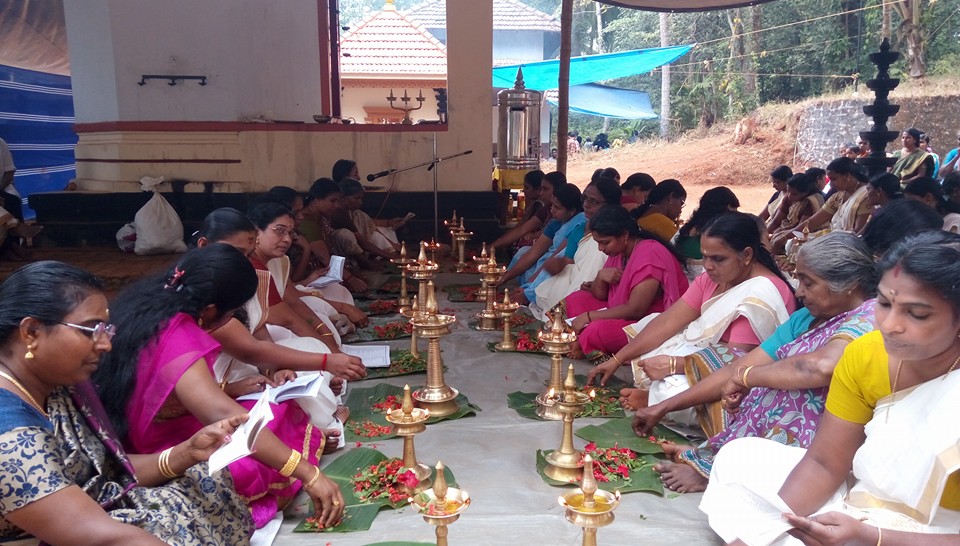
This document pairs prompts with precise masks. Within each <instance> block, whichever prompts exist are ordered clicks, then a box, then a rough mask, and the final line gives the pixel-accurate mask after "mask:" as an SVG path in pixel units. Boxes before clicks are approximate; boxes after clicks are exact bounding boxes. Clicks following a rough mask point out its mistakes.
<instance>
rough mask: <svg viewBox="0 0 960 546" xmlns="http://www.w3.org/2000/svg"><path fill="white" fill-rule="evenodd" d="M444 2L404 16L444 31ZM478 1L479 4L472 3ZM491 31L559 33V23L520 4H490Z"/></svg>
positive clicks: (432, 0)
mask: <svg viewBox="0 0 960 546" xmlns="http://www.w3.org/2000/svg"><path fill="white" fill-rule="evenodd" d="M447 1H449V0H426V1H424V2H423V3H422V4H418V5H416V6H414V7H412V8H410V9H409V10H407V11H406V12H405V13H406V15H407V16H408V17H410V19H413V20H414V21H416V22H417V23H419V24H421V25H423V26H424V27H427V28H446V26H447ZM472 1H480V0H472ZM493 30H545V31H552V32H560V21H559V20H558V19H557V18H556V17H553V16H552V15H547V14H546V13H543V12H542V11H540V10H537V9H534V8H531V7H530V6H528V5H526V4H524V3H523V2H520V1H519V0H493Z"/></svg>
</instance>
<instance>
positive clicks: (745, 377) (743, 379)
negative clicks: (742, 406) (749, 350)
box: [740, 366, 753, 389]
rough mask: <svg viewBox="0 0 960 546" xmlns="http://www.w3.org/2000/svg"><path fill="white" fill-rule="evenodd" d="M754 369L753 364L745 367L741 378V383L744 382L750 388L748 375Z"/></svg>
mask: <svg viewBox="0 0 960 546" xmlns="http://www.w3.org/2000/svg"><path fill="white" fill-rule="evenodd" d="M752 369H753V366H747V367H746V368H744V369H743V377H741V378H740V383H742V384H743V386H744V388H747V389H749V388H750V385H748V384H747V375H748V374H749V373H750V370H752Z"/></svg>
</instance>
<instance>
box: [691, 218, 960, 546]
mask: <svg viewBox="0 0 960 546" xmlns="http://www.w3.org/2000/svg"><path fill="white" fill-rule="evenodd" d="M880 271H881V272H882V277H881V280H880V284H879V287H878V290H877V306H876V329H877V331H874V332H871V333H869V334H866V335H864V336H863V337H861V338H859V339H857V340H855V341H853V342H852V343H850V345H849V346H848V347H847V348H846V350H845V351H844V353H843V356H842V357H841V358H840V362H839V363H838V364H837V367H836V370H835V371H834V373H833V378H832V380H831V382H830V391H829V393H828V394H827V402H826V413H825V414H824V415H823V418H822V419H821V421H820V426H819V428H818V429H817V435H816V437H815V438H814V439H813V442H812V443H811V445H810V447H809V448H808V449H802V448H798V447H791V446H785V445H782V444H780V443H778V442H771V441H769V440H765V439H762V438H742V439H739V440H735V441H733V442H730V443H729V444H727V445H726V446H725V447H724V448H723V449H721V450H720V452H719V454H718V455H717V458H716V461H715V462H714V465H713V471H712V472H711V474H710V485H709V486H708V487H707V490H706V492H705V493H704V495H703V500H702V502H701V503H700V509H701V510H703V511H704V512H705V513H706V514H707V516H708V518H709V522H710V526H711V527H712V528H713V529H714V531H716V532H717V534H719V535H720V537H721V538H722V539H723V540H724V541H725V542H732V541H734V540H737V539H740V540H742V541H743V542H746V543H757V542H758V538H759V537H758V535H760V534H762V535H763V536H764V537H765V538H764V539H762V540H763V543H769V542H772V541H774V540H776V539H781V538H782V539H783V540H782V541H778V542H777V543H778V544H781V543H792V544H796V543H798V541H797V540H796V538H799V539H800V540H802V541H803V542H804V543H805V544H840V543H843V544H880V543H882V544H887V545H893V544H911V545H912V544H956V543H957V540H958V537H957V532H958V531H960V475H958V473H957V471H956V469H957V465H956V461H957V460H960V422H958V420H957V415H958V412H960V371H956V370H957V365H958V363H960V290H958V287H960V236H957V235H955V234H952V233H949V232H943V231H933V232H929V231H928V232H923V233H920V234H917V235H914V236H912V237H907V238H906V239H904V240H902V241H900V242H899V243H897V244H896V245H894V247H893V248H891V249H890V251H889V252H888V253H887V254H886V255H885V256H884V257H883V258H882V260H881V262H880ZM749 379H750V378H749V377H748V381H749ZM851 470H852V475H853V478H855V480H851V479H850V478H851ZM748 497H749V498H750V500H749V501H747V500H746V499H747V498H748ZM765 504H772V507H771V509H773V510H775V511H776V512H779V513H784V514H785V515H784V516H783V517H784V519H786V521H783V520H779V518H776V519H773V518H770V517H769V515H768V513H766V514H764V515H763V516H762V518H763V519H762V521H764V522H766V523H767V524H766V525H761V524H758V520H757V515H758V513H757V507H758V506H763V505H765ZM793 514H796V515H793ZM812 514H816V515H815V516H814V515H812ZM791 526H792V527H793V530H790V534H791V535H793V536H792V537H784V536H782V533H783V532H784V531H787V530H789V529H790V527H791ZM778 535H779V536H778ZM794 537H796V538H794Z"/></svg>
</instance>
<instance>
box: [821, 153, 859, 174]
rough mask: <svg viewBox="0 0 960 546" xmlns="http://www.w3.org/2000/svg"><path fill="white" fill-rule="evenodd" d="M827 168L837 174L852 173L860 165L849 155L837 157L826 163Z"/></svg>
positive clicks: (857, 169)
mask: <svg viewBox="0 0 960 546" xmlns="http://www.w3.org/2000/svg"><path fill="white" fill-rule="evenodd" d="M827 170H828V171H830V172H835V173H837V174H851V175H852V174H854V173H855V172H856V171H859V170H860V167H858V166H857V164H856V163H855V162H854V161H853V160H852V159H850V158H849V157H846V156H844V157H838V158H836V159H834V160H833V161H831V162H830V163H829V164H827Z"/></svg>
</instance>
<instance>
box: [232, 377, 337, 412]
mask: <svg viewBox="0 0 960 546" xmlns="http://www.w3.org/2000/svg"><path fill="white" fill-rule="evenodd" d="M325 381H327V379H326V376H324V375H323V374H321V373H309V374H304V375H300V376H298V377H297V378H296V379H293V380H291V381H287V382H286V383H284V384H283V385H278V386H276V387H271V388H268V389H267V390H266V391H264V392H252V393H250V394H245V395H243V396H238V397H237V400H261V399H263V398H266V399H267V401H268V402H270V403H271V404H279V403H280V402H286V401H287V400H293V399H295V398H316V397H317V396H318V395H319V394H320V389H321V388H322V387H323V384H324V382H325Z"/></svg>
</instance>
